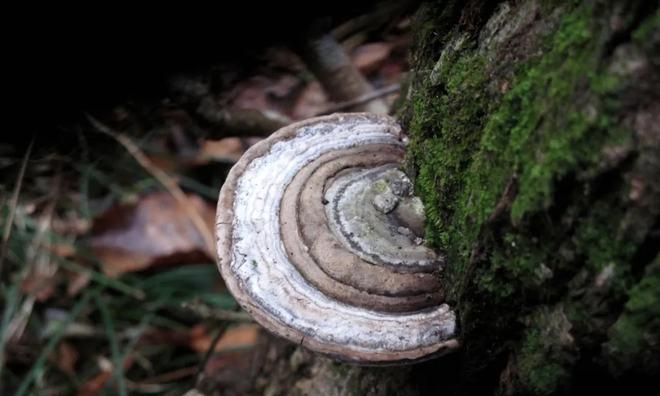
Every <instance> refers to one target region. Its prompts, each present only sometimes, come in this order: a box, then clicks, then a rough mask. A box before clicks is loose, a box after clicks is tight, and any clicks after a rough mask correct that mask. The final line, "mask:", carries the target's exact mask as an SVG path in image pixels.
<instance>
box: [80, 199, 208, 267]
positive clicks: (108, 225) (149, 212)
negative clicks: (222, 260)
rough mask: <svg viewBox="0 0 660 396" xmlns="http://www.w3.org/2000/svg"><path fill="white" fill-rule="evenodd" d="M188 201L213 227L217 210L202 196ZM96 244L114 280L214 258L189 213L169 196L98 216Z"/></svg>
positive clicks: (92, 239)
mask: <svg viewBox="0 0 660 396" xmlns="http://www.w3.org/2000/svg"><path fill="white" fill-rule="evenodd" d="M188 201H189V204H190V205H192V206H193V207H194V209H195V210H197V212H198V213H199V214H200V216H201V217H202V219H204V220H205V222H206V223H207V226H208V229H213V221H214V216H215V214H214V210H213V208H211V206H210V205H208V204H206V203H205V202H204V201H203V200H202V199H201V198H199V197H198V196H196V195H192V194H188ZM91 244H92V248H93V249H94V252H95V253H96V255H97V257H98V258H99V259H100V260H101V262H102V263H103V272H104V273H105V274H106V275H108V276H111V277H117V276H120V275H121V274H123V273H126V272H133V271H140V270H144V269H147V268H150V267H152V266H155V265H167V264H184V263H196V262H199V261H200V260H209V259H212V257H213V253H212V252H209V251H208V249H207V247H206V245H205V243H204V239H203V237H202V236H201V235H200V233H199V231H198V230H197V228H196V227H195V225H194V224H193V222H192V221H191V220H190V219H189V217H188V215H187V211H186V210H185V209H184V208H182V206H181V205H180V204H179V203H178V202H177V200H175V199H174V198H173V197H172V196H171V195H170V194H168V193H165V192H159V193H154V194H150V195H147V196H145V197H142V198H141V199H140V200H139V201H138V202H137V203H136V204H133V205H119V206H115V207H113V208H111V209H110V210H108V211H107V212H105V213H104V214H102V215H101V216H99V217H98V218H96V219H95V220H94V224H93V226H92V238H91Z"/></svg>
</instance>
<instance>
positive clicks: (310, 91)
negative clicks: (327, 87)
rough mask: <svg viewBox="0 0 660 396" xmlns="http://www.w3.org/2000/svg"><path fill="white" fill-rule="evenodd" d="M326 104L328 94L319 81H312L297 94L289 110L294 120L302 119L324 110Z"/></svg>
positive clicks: (327, 102) (327, 103)
mask: <svg viewBox="0 0 660 396" xmlns="http://www.w3.org/2000/svg"><path fill="white" fill-rule="evenodd" d="M328 105H329V101H328V96H327V95H326V94H325V91H324V90H323V87H321V83H319V82H318V81H312V82H311V83H309V84H307V86H306V87H305V89H303V91H302V92H301V93H300V95H299V96H298V99H297V100H296V102H295V104H294V105H293V108H292V110H291V116H292V117H293V118H294V119H296V120H302V119H304V118H308V117H310V116H313V115H314V114H317V113H318V112H320V111H322V110H325V109H326V108H327V107H328Z"/></svg>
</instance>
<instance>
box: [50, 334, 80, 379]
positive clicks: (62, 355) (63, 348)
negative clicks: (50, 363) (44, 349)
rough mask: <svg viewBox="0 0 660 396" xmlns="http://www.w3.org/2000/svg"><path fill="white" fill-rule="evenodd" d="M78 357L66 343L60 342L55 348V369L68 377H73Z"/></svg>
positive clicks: (73, 348)
mask: <svg viewBox="0 0 660 396" xmlns="http://www.w3.org/2000/svg"><path fill="white" fill-rule="evenodd" d="M79 357H80V355H79V354H78V351H77V350H76V348H75V347H74V346H73V345H71V344H70V343H68V342H66V341H62V342H60V345H59V346H58V347H57V358H56V364H57V367H58V368H59V369H60V370H62V372H65V373H67V374H69V375H74V374H75V371H76V362H78V358H79Z"/></svg>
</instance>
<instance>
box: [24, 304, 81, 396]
mask: <svg viewBox="0 0 660 396" xmlns="http://www.w3.org/2000/svg"><path fill="white" fill-rule="evenodd" d="M90 297H91V294H90V293H85V294H84V295H83V296H82V298H81V299H80V300H79V301H78V302H77V303H76V304H75V305H74V306H73V309H72V310H71V313H70V314H69V316H67V318H66V320H64V321H63V322H62V323H61V324H60V326H59V327H58V329H57V331H55V334H53V336H52V337H51V339H50V340H48V343H47V344H46V346H45V347H44V349H43V350H42V351H41V353H40V354H39V357H38V358H37V360H36V361H35V362H34V365H32V368H30V371H29V372H28V374H27V375H26V376H25V378H23V381H22V382H21V384H20V386H19V387H18V390H17V391H16V395H15V396H24V395H25V394H26V393H27V391H28V390H29V389H30V385H32V382H33V381H34V380H35V378H36V377H37V374H38V373H39V372H41V371H42V370H43V368H44V364H46V360H47V359H48V356H50V354H51V353H52V352H53V350H54V349H55V347H56V346H57V344H58V343H59V342H60V339H61V338H62V336H63V335H64V331H65V330H66V328H67V327H68V326H69V325H70V324H71V323H72V322H73V321H74V320H76V318H78V315H80V313H81V312H82V310H83V309H85V308H86V307H87V304H89V299H90Z"/></svg>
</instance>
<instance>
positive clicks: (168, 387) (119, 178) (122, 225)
mask: <svg viewBox="0 0 660 396" xmlns="http://www.w3.org/2000/svg"><path fill="white" fill-rule="evenodd" d="M409 25H410V17H409V16H401V17H399V18H397V19H396V21H394V22H392V21H390V23H389V24H388V25H387V26H384V27H381V28H379V29H376V30H373V29H370V30H366V31H365V30H362V31H360V30H358V31H356V32H353V33H351V34H350V35H348V36H345V37H341V43H342V45H343V47H344V49H345V50H346V53H348V54H349V55H350V59H351V61H352V62H353V64H354V65H355V66H356V67H357V68H358V69H359V70H360V71H361V73H362V74H363V75H364V76H365V77H367V79H368V81H369V82H370V83H371V85H372V86H373V88H374V90H375V92H376V95H377V96H379V97H380V98H381V99H384V100H385V102H386V103H387V105H388V106H389V107H390V108H391V107H392V105H393V103H394V101H395V100H396V98H397V97H398V95H399V93H398V92H399V88H400V86H401V85H402V84H404V80H405V78H406V71H407V69H408V64H407V51H408V47H409V43H410V32H409ZM335 33H336V34H339V33H337V31H335ZM251 56H252V65H251V66H250V67H244V65H236V64H222V63H221V64H209V65H208V67H206V68H204V69H203V70H198V71H196V72H186V73H182V74H177V75H172V76H170V78H169V79H168V81H167V84H166V85H165V88H164V89H162V90H161V91H159V94H158V95H147V96H148V97H149V99H147V100H145V99H143V98H132V97H128V98H126V99H125V100H123V101H121V102H118V103H115V104H113V105H112V106H109V107H104V108H100V109H97V110H95V111H93V112H82V111H80V112H78V113H77V118H76V119H75V120H74V121H72V122H68V121H67V122H66V123H64V124H61V125H57V128H56V129H55V130H54V131H53V132H52V133H51V134H50V135H48V136H47V137H44V135H41V134H39V135H36V136H33V137H28V138H26V140H25V142H26V144H18V143H17V144H13V143H0V219H1V224H2V233H3V234H2V237H3V241H2V253H1V254H2V256H1V258H0V276H1V279H0V306H2V317H1V319H0V320H1V322H0V327H1V329H0V335H1V337H0V393H1V394H7V395H9V394H12V395H17V396H21V395H25V394H39V395H51V396H55V395H79V396H94V395H104V394H107V395H115V394H119V395H126V394H129V393H130V394H166V395H180V394H185V393H186V392H191V393H190V394H193V393H192V392H193V390H194V389H195V388H196V387H200V388H201V387H204V388H207V389H225V388H230V389H240V388H241V384H247V385H249V384H250V381H251V378H252V376H251V374H252V372H253V359H254V357H253V354H252V351H253V350H254V349H255V347H256V345H258V343H259V342H260V341H259V340H260V336H259V335H260V329H259V327H258V326H257V325H256V324H255V323H253V322H252V321H251V320H250V318H249V317H248V316H247V315H245V314H243V313H241V312H239V311H237V307H236V304H235V302H234V300H233V299H232V297H231V296H230V295H229V294H228V292H227V291H226V290H225V289H224V287H223V283H222V280H221V278H220V276H219V274H218V272H217V269H216V266H215V263H214V257H215V253H214V247H213V246H214V243H213V240H214V237H213V231H212V230H213V224H214V216H215V209H214V205H215V202H216V200H217V196H218V191H219V189H220V187H221V185H222V182H223V179H224V177H225V175H226V173H227V172H228V170H229V169H230V167H231V165H232V164H233V163H234V162H235V161H236V160H237V159H238V158H239V157H240V156H241V154H242V153H243V152H244V151H245V150H246V149H247V148H249V147H250V146H251V145H253V144H254V143H255V142H257V141H259V140H260V139H262V138H263V137H264V136H267V135H268V134H269V133H271V132H273V131H274V130H276V129H277V128H278V127H280V126H283V125H286V124H288V123H290V122H292V121H295V120H300V119H304V118H308V117H311V116H315V115H320V114H326V113H330V112H335V111H350V110H351V109H352V108H353V107H352V106H351V103H343V104H342V103H339V104H338V103H335V102H332V101H330V100H329V99H328V97H327V95H326V94H325V92H324V90H323V88H322V86H321V84H320V83H319V82H318V81H317V79H316V78H315V76H314V74H313V73H311V72H310V71H309V70H308V69H307V68H306V66H305V64H304V62H302V61H301V59H300V58H299V57H298V56H297V55H296V54H295V53H294V52H293V51H292V50H291V49H288V48H286V47H281V46H276V47H270V48H269V49H268V50H267V51H266V52H264V53H260V54H259V55H251ZM160 92H165V93H164V94H162V95H161V94H160ZM159 95H160V96H159ZM154 96H156V97H154ZM358 99H359V98H358ZM73 110H74V111H75V110H76V109H73ZM53 136H56V138H53ZM202 383H203V384H202ZM247 385H246V386H247ZM223 394H226V393H223Z"/></svg>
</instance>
